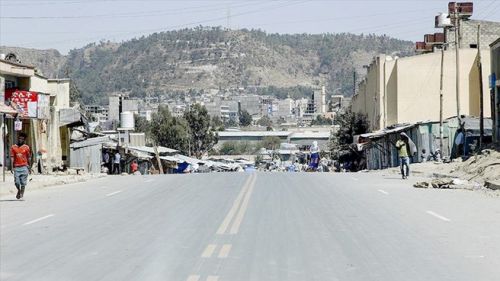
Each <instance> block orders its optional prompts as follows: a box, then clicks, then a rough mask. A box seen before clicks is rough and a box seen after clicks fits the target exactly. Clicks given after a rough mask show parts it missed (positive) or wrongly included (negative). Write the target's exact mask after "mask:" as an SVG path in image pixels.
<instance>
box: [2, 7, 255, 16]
mask: <svg viewBox="0 0 500 281" xmlns="http://www.w3.org/2000/svg"><path fill="white" fill-rule="evenodd" d="M250 5H255V4H254V3H244V4H240V5H236V6H234V8H242V7H246V6H250ZM225 7H226V5H225V4H223V5H220V4H219V5H205V6H198V7H186V8H179V9H169V10H160V11H158V10H153V11H144V12H135V13H115V14H99V15H79V16H0V18H1V19H9V20H32V19H36V20H39V19H50V20H53V19H64V20H67V19H95V18H128V17H134V18H136V17H154V16H166V15H177V14H180V13H182V12H185V13H198V12H209V11H216V10H221V9H223V8H225Z"/></svg>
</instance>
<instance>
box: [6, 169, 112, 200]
mask: <svg viewBox="0 0 500 281" xmlns="http://www.w3.org/2000/svg"><path fill="white" fill-rule="evenodd" d="M105 176H106V174H82V175H30V176H29V177H28V180H29V179H32V180H31V181H29V182H28V189H41V188H44V187H49V186H55V185H63V184H70V183H77V182H85V181H88V180H91V179H96V178H102V177H105ZM16 192H17V189H16V187H15V185H14V176H13V175H12V174H11V173H10V172H9V173H7V174H5V182H3V181H1V175H0V197H3V196H6V195H10V194H14V195H15V194H16Z"/></svg>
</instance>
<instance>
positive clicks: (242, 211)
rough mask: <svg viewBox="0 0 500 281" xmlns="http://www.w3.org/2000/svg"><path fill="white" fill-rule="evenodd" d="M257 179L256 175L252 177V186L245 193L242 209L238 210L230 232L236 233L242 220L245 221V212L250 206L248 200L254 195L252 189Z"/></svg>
mask: <svg viewBox="0 0 500 281" xmlns="http://www.w3.org/2000/svg"><path fill="white" fill-rule="evenodd" d="M255 180H256V177H254V178H253V179H252V182H251V183H250V185H249V186H250V188H249V189H248V192H247V193H246V194H245V199H243V203H241V207H240V210H239V211H238V214H237V215H236V218H235V219H234V222H233V226H232V227H231V230H230V231H229V234H236V233H238V230H239V229H240V225H241V222H242V221H243V216H244V215H245V212H246V211H247V208H248V202H249V201H250V197H251V196H252V191H253V188H254V186H255Z"/></svg>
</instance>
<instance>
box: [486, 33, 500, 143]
mask: <svg viewBox="0 0 500 281" xmlns="http://www.w3.org/2000/svg"><path fill="white" fill-rule="evenodd" d="M490 48H491V75H490V83H489V87H490V99H489V100H490V104H491V117H492V120H493V141H494V142H495V143H496V144H497V145H500V37H498V39H497V40H495V41H494V42H493V43H491V44H490ZM485 101H486V100H485ZM486 103H487V102H486Z"/></svg>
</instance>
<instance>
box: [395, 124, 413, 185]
mask: <svg viewBox="0 0 500 281" xmlns="http://www.w3.org/2000/svg"><path fill="white" fill-rule="evenodd" d="M408 146H409V144H408V137H407V136H406V134H405V133H401V134H400V136H399V140H398V141H397V142H396V148H397V149H398V154H399V165H400V167H401V175H402V177H403V179H407V178H408V176H409V175H410V157H409V148H408ZM405 168H406V169H405ZM405 172H406V173H405Z"/></svg>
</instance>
